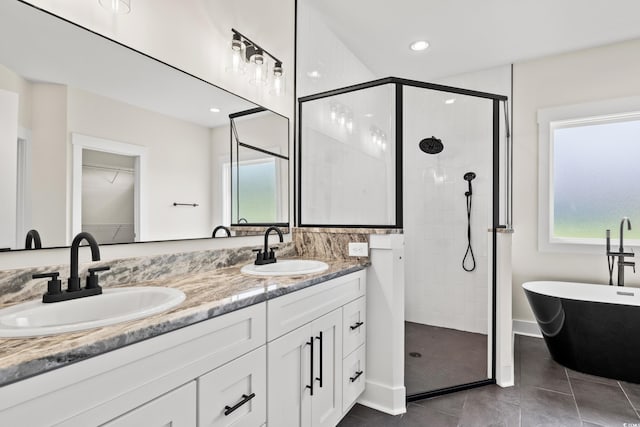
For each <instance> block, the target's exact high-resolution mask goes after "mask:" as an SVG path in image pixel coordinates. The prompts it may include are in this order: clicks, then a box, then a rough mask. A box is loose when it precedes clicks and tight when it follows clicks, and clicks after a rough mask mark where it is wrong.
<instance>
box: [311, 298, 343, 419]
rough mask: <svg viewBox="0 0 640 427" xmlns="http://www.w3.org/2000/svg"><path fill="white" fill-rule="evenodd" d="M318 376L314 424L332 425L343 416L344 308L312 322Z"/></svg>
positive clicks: (316, 379) (315, 365) (315, 373)
mask: <svg viewBox="0 0 640 427" xmlns="http://www.w3.org/2000/svg"><path fill="white" fill-rule="evenodd" d="M311 326H312V332H313V336H314V339H315V343H314V349H313V350H314V352H315V353H316V356H314V368H313V376H314V379H315V386H314V393H313V398H312V399H311V419H312V422H311V425H312V427H333V426H335V425H336V424H338V421H340V418H342V308H339V309H337V310H334V311H332V312H331V313H328V314H325V315H324V316H322V317H320V318H319V319H316V320H314V321H313V322H312V324H311Z"/></svg>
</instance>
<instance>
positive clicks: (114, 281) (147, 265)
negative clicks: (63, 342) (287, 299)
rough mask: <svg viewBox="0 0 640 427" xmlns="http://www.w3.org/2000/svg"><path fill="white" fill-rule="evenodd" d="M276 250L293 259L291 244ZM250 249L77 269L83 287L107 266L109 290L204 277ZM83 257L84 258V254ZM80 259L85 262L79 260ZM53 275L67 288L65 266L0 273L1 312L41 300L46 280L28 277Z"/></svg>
mask: <svg viewBox="0 0 640 427" xmlns="http://www.w3.org/2000/svg"><path fill="white" fill-rule="evenodd" d="M278 247H279V250H278V256H280V257H286V256H293V255H295V247H294V244H293V243H285V244H282V243H280V244H279V245H278ZM251 249H252V248H251V247H243V248H232V249H215V250H209V251H198V252H182V253H175V254H167V255H157V256H149V257H136V258H123V259H116V260H109V261H98V262H94V263H83V264H81V265H80V271H79V276H80V277H81V278H83V279H82V280H83V286H84V277H85V276H86V275H87V269H88V268H89V267H99V266H103V265H108V266H110V267H111V270H109V271H105V272H103V273H101V274H100V285H102V286H106V287H108V286H110V285H122V284H126V283H139V282H146V281H149V280H158V279H166V278H170V277H174V276H181V275H185V274H194V273H205V272H208V271H213V270H217V269H220V268H225V267H229V266H232V265H236V264H241V263H248V262H250V261H252V260H253V259H254V257H255V254H254V253H253V252H251ZM84 250H87V249H84ZM83 255H84V257H86V254H83ZM82 259H85V258H83V257H81V260H82ZM54 271H57V272H59V273H60V279H61V280H62V288H63V289H64V288H66V280H67V278H68V277H69V265H68V264H65V265H52V266H46V267H37V268H24V269H16V270H3V271H0V308H1V307H4V306H7V305H10V304H13V303H17V302H22V301H25V300H29V299H33V298H38V297H39V296H41V295H42V294H43V293H44V292H45V291H46V289H47V279H37V280H34V279H32V278H31V276H32V275H33V274H36V273H48V272H54Z"/></svg>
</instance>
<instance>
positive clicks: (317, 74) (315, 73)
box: [307, 70, 320, 79]
mask: <svg viewBox="0 0 640 427" xmlns="http://www.w3.org/2000/svg"><path fill="white" fill-rule="evenodd" d="M307 76H308V77H311V78H312V79H319V78H320V71H318V70H311V71H307Z"/></svg>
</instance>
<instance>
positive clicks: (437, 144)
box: [418, 136, 444, 154]
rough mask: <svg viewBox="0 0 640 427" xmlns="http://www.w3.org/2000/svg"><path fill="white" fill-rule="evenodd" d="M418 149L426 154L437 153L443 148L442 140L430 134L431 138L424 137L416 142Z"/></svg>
mask: <svg viewBox="0 0 640 427" xmlns="http://www.w3.org/2000/svg"><path fill="white" fill-rule="evenodd" d="M418 146H419V147H420V149H421V150H422V151H424V152H425V153H427V154H438V153H439V152H441V151H442V149H443V148H444V145H442V140H440V139H438V138H436V137H435V136H432V137H431V138H425V139H423V140H422V141H420V143H419V144H418Z"/></svg>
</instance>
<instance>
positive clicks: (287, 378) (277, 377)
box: [267, 324, 317, 427]
mask: <svg viewBox="0 0 640 427" xmlns="http://www.w3.org/2000/svg"><path fill="white" fill-rule="evenodd" d="M314 341H315V340H314V339H313V335H312V329H311V325H310V324H308V325H305V326H302V327H300V328H298V329H295V330H293V331H291V332H289V333H288V334H286V335H283V336H281V337H280V338H278V339H277V340H274V341H272V342H270V343H269V344H267V354H268V359H267V360H268V368H267V372H268V374H267V375H268V378H269V381H268V382H267V387H268V396H269V397H268V399H267V408H268V410H267V416H268V422H267V424H268V425H269V426H274V427H307V426H310V425H311V399H312V396H311V392H312V389H311V388H310V387H313V392H314V393H315V391H316V389H317V387H315V384H313V383H314V382H315V381H313V379H312V378H311V374H312V373H311V357H312V355H313V353H314V352H312V351H311V350H312V348H313V345H315V342H314ZM312 343H313V344H312Z"/></svg>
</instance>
